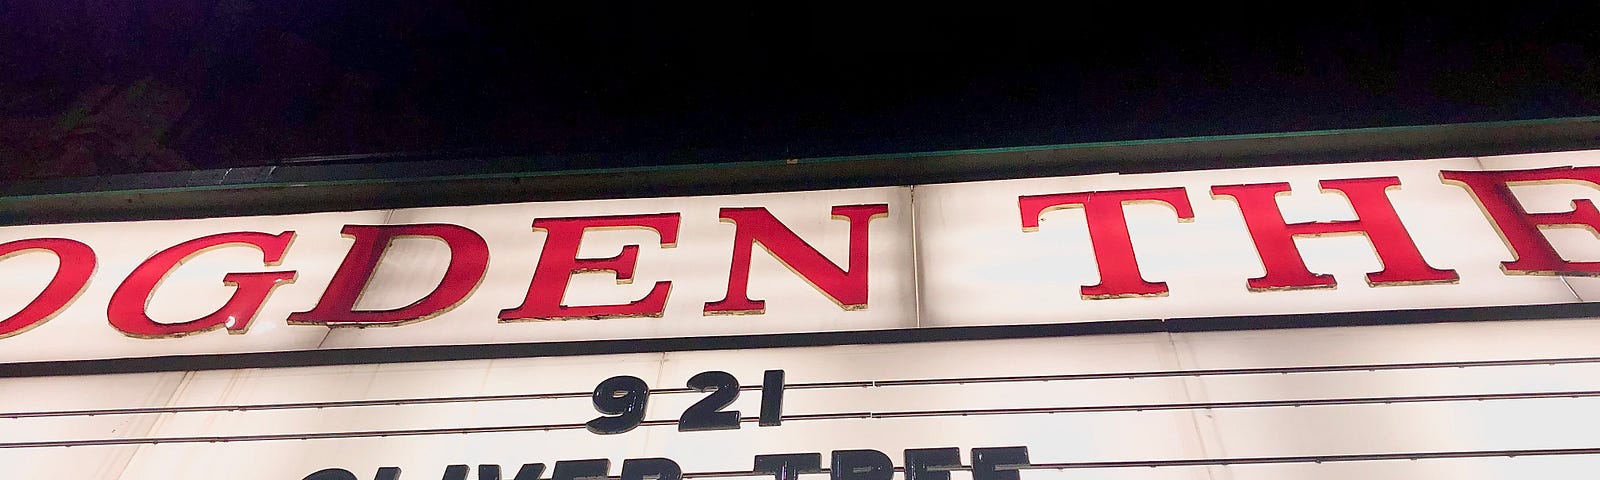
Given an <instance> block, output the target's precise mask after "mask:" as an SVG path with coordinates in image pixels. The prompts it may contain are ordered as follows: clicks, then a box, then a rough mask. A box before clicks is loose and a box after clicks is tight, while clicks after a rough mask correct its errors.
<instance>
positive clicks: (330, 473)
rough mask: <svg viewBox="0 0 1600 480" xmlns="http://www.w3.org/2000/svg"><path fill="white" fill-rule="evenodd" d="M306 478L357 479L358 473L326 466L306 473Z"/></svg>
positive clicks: (313, 479) (326, 479) (311, 479)
mask: <svg viewBox="0 0 1600 480" xmlns="http://www.w3.org/2000/svg"><path fill="white" fill-rule="evenodd" d="M304 480H357V479H356V474H354V473H350V471H349V470H345V469H343V468H324V469H322V470H317V471H316V472H313V473H312V474H310V475H306V478H305V479H304Z"/></svg>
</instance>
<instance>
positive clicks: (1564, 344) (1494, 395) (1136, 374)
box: [0, 319, 1600, 480]
mask: <svg viewBox="0 0 1600 480" xmlns="http://www.w3.org/2000/svg"><path fill="white" fill-rule="evenodd" d="M1539 325H1540V327H1541V328H1537V329H1533V328H1527V327H1528V326H1527V325H1526V324H1522V323H1517V322H1494V323H1465V324H1463V323H1455V324H1431V325H1406V326H1388V327H1363V328H1335V329H1302V330H1274V331H1256V332H1207V333H1187V334H1166V333H1159V334H1139V335H1105V336H1088V337H1070V338H1049V339H1023V340H1015V339H1014V340H988V341H965V342H934V343H920V344H906V345H857V346H830V347H803V348H781V349H765V350H746V351H699V352H675V353H666V354H629V355H598V356H579V357H551V358H525V359H511V360H505V359H502V360H492V361H491V360H473V361H457V362H436V363H409V364H390V365H368V366H329V367H296V368H280V369H250V370H214V371H206V372H167V373H147V374H132V375H111V376H88V377H39V378H16V379H7V380H6V386H7V390H6V391H7V395H4V396H0V417H21V418H0V422H3V423H4V425H5V427H6V428H4V429H0V465H4V469H5V470H4V471H5V472H6V476H7V477H9V478H128V479H146V478H162V479H174V480H210V479H215V478H230V479H238V480H268V479H272V480H279V479H291V480H299V479H303V478H308V477H309V476H310V475H311V474H312V473H314V472H318V471H324V470H326V469H339V470H342V471H346V472H350V473H351V474H352V475H353V476H354V477H355V478H361V479H364V480H365V479H375V478H384V477H381V476H379V475H378V473H379V472H380V471H381V470H380V469H383V468H398V469H399V470H400V471H401V473H402V476H401V477H399V478H400V479H402V480H418V479H423V480H427V479H446V480H447V479H451V478H467V479H479V478H483V477H481V476H477V471H478V468H479V465H496V466H500V467H501V468H502V470H503V477H502V478H505V479H510V478H512V475H513V474H515V473H516V472H517V470H518V469H519V468H520V467H521V466H522V465H523V464H531V463H542V464H544V466H545V467H546V469H545V470H544V471H543V473H542V475H541V476H540V478H545V479H551V478H565V477H563V476H561V475H559V474H557V473H556V472H553V471H552V470H553V469H555V468H560V467H557V465H559V464H558V463H556V462H571V461H577V460H589V459H607V460H609V462H610V464H609V468H607V469H605V470H603V471H605V472H607V473H608V474H609V475H610V476H617V475H621V474H622V470H621V469H623V468H625V463H624V462H625V461H626V460H628V459H646V458H665V459H669V460H671V461H672V462H673V463H674V464H676V466H677V467H678V468H679V469H681V471H682V472H683V474H684V476H685V477H687V478H722V477H727V478H748V479H751V480H760V479H763V478H766V479H772V478H774V476H773V475H772V474H760V473H758V472H756V469H755V468H754V467H755V459H756V457H757V456H763V455H780V454H819V456H820V458H821V460H820V462H821V466H822V467H827V466H828V465H829V463H830V459H831V453H832V452H835V451H846V450H874V451H878V452H882V453H883V454H884V456H885V458H887V459H889V461H891V462H892V465H893V466H898V467H903V466H905V465H906V463H907V460H906V457H905V451H906V450H918V449H936V448H946V449H947V448H956V449H958V451H959V453H958V454H957V456H958V457H959V462H960V464H961V465H966V466H971V465H973V461H972V458H971V456H972V455H973V452H974V450H977V449H986V448H1005V447H1026V448H1027V461H1026V462H1025V464H1026V465H1025V467H1024V468H1023V469H1022V470H1020V473H1019V474H1020V478H1023V479H1030V480H1043V479H1070V478H1141V479H1148V478H1157V479H1192V478H1208V476H1209V478H1217V477H1221V478H1236V479H1273V478H1309V479H1336V478H1369V479H1407V478H1453V477H1460V478H1497V479H1498V478H1506V479H1511V478H1561V477H1562V476H1563V475H1565V474H1570V473H1571V472H1574V471H1587V468H1586V467H1584V466H1585V465H1590V466H1592V465H1593V462H1594V456H1592V455H1587V456H1584V455H1575V454H1576V453H1581V452H1582V450H1583V449H1584V448H1585V447H1593V446H1595V444H1594V443H1593V441H1592V439H1593V435H1592V432H1593V431H1595V429H1596V428H1600V417H1596V416H1595V415H1592V414H1590V412H1592V411H1593V410H1594V409H1595V408H1597V407H1600V398H1597V395H1600V394H1597V393H1595V392H1596V391H1597V390H1600V357H1596V355H1595V352H1596V349H1595V348H1594V345H1596V344H1600V327H1597V326H1596V325H1597V324H1596V323H1595V322H1593V321H1592V320H1590V319H1585V320H1565V321H1547V322H1541V323H1540V324H1539ZM769 370H783V371H785V372H786V374H785V379H784V383H785V389H784V390H783V391H782V394H781V395H782V399H783V402H782V406H781V414H782V419H781V422H780V423H779V424H776V425H771V424H769V425H762V424H761V423H760V422H759V421H758V417H760V416H761V415H762V414H763V408H762V406H763V403H764V402H765V401H766V400H767V399H768V395H769V394H770V393H771V392H769V391H763V389H761V388H760V387H761V386H762V384H763V383H764V372H766V371H769ZM707 371H725V372H727V373H728V374H730V375H731V376H732V377H734V378H736V379H738V380H739V383H741V384H743V385H745V386H746V387H747V388H746V389H744V390H742V391H741V392H740V394H739V396H738V398H737V400H735V401H734V402H733V403H732V404H731V405H728V406H727V407H726V408H724V409H722V411H738V412H740V416H741V417H743V418H744V421H743V422H741V423H740V424H739V428H737V429H723V430H700V431H682V430H681V428H680V427H679V425H680V417H681V416H683V414H684V413H685V412H687V411H688V410H690V409H691V408H692V407H691V405H693V404H696V403H698V402H700V401H702V400H703V399H705V398H709V397H710V394H709V393H701V392H694V391H691V390H689V389H687V388H685V384H686V382H687V381H688V380H689V379H691V378H694V377H696V376H697V375H699V374H702V372H707ZM619 376H631V377H635V378H637V379H639V380H640V381H641V382H642V383H644V384H646V385H648V386H649V388H650V389H651V391H650V395H649V397H648V402H647V403H646V408H645V410H644V415H643V420H644V421H645V422H644V424H643V425H640V426H637V427H636V428H632V429H629V430H627V431H625V432H623V433H616V434H597V433H592V432H591V431H589V430H588V429H586V427H585V423H586V422H590V421H592V420H594V419H596V418H601V417H603V416H605V415H603V414H602V413H600V412H599V411H597V410H596V408H595V404H597V403H600V402H596V401H594V400H593V398H592V392H593V391H594V390H595V389H596V386H597V385H599V384H601V383H602V382H604V381H606V379H608V378H613V377H619ZM108 409H109V410H108ZM1447 454H1448V455H1447ZM1452 455H1453V456H1452ZM1412 458H1415V460H1412ZM1229 459H1257V460H1256V461H1258V462H1262V463H1257V464H1250V463H1246V462H1239V461H1237V460H1234V461H1233V462H1232V463H1235V464H1232V465H1224V464H1226V463H1230V460H1229ZM452 465H465V466H467V467H464V468H469V469H470V471H471V475H469V476H467V477H451V476H450V474H449V472H450V471H451V470H449V468H450V467H451V466H452ZM569 466H570V464H569ZM1057 467H1061V468H1065V470H1057V469H1056V468H1057ZM1575 469H1576V470H1575ZM956 470H957V471H955V472H952V476H953V478H955V479H957V480H967V479H970V478H974V477H973V476H972V474H971V473H969V472H968V471H967V470H963V469H961V468H957V469H956ZM335 478H338V477H335ZM798 478H799V480H822V479H827V478H829V474H827V473H807V474H802V475H800V476H799V477H798ZM847 478H849V477H847ZM895 478H901V477H900V476H899V475H896V476H895Z"/></svg>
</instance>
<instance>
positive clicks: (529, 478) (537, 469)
mask: <svg viewBox="0 0 1600 480" xmlns="http://www.w3.org/2000/svg"><path fill="white" fill-rule="evenodd" d="M543 474H544V464H543V463H524V464H522V468H520V469H517V476H516V477H514V478H512V480H539V475H543ZM478 480H500V466H499V465H478Z"/></svg>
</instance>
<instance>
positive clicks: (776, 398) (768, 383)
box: [757, 370, 783, 427]
mask: <svg viewBox="0 0 1600 480" xmlns="http://www.w3.org/2000/svg"><path fill="white" fill-rule="evenodd" d="M782 424H783V370H767V372H766V373H765V374H763V375H762V376H761V419H760V423H758V424H757V425H760V426H763V427H776V426H778V425H782Z"/></svg>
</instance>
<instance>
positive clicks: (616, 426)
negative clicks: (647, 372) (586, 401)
mask: <svg viewBox="0 0 1600 480" xmlns="http://www.w3.org/2000/svg"><path fill="white" fill-rule="evenodd" d="M591 399H592V400H593V402H594V409H595V411H598V412H600V413H603V414H605V416H603V417H599V418H596V419H594V420H590V421H589V423H585V424H584V427H585V428H588V429H589V431H590V432H594V433H597V434H600V435H613V434H618V433H625V432H627V431H629V430H633V428H634V427H637V426H639V422H642V421H644V407H645V404H646V403H648V402H649V401H650V386H649V385H646V384H645V383H644V380H640V379H639V377H630V376H626V375H623V376H616V377H611V378H607V379H605V381H603V382H600V384H599V385H595V387H594V395H592V396H591Z"/></svg>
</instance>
